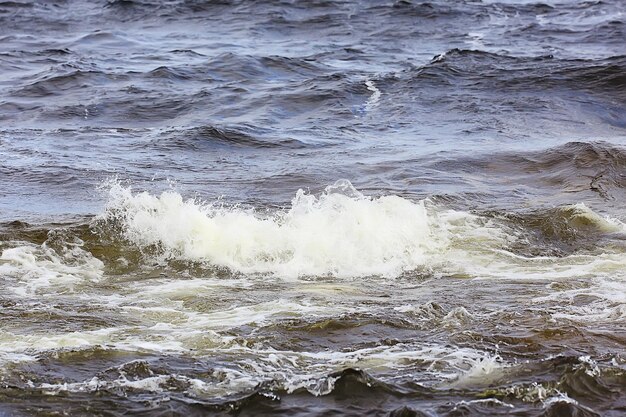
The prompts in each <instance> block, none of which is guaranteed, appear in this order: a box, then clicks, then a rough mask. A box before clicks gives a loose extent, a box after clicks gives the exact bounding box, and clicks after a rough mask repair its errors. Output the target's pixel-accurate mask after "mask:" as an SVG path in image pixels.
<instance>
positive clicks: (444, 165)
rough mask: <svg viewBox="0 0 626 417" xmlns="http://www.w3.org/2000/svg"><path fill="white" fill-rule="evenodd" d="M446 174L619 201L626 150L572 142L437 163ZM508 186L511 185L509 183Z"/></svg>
mask: <svg viewBox="0 0 626 417" xmlns="http://www.w3.org/2000/svg"><path fill="white" fill-rule="evenodd" d="M429 166H430V167H431V168H434V169H437V170H440V171H442V172H455V171H459V170H462V172H470V173H472V174H480V175H481V177H482V178H489V181H493V182H496V183H497V182H498V181H499V178H503V179H504V181H505V182H506V181H511V180H510V179H511V178H512V176H513V177H514V178H515V181H516V183H517V184H520V185H523V186H530V187H534V188H536V189H537V190H538V191H539V192H545V190H550V192H553V191H556V192H560V193H568V194H573V193H577V194H578V193H580V194H582V195H585V194H586V197H578V196H577V197H576V198H577V199H578V201H580V200H581V199H585V200H590V199H591V198H593V197H594V196H595V197H600V199H601V200H604V201H606V200H619V199H620V197H621V196H622V195H623V194H624V192H626V174H625V172H626V151H625V150H624V148H623V147H621V146H617V145H613V144H610V143H605V142H568V143H565V144H563V145H560V146H556V147H553V148H548V149H544V150H540V151H531V152H498V153H491V154H489V155H484V156H478V157H470V158H456V159H446V160H441V161H435V162H432V163H430V164H429ZM507 184H510V182H508V183H507Z"/></svg>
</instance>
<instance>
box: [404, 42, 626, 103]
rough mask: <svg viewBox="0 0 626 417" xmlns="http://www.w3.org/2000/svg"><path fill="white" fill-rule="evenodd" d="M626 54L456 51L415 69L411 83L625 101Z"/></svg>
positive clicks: (446, 53) (447, 52)
mask: <svg viewBox="0 0 626 417" xmlns="http://www.w3.org/2000/svg"><path fill="white" fill-rule="evenodd" d="M625 72H626V56H624V55H621V56H613V57H609V58H605V59H602V60H582V59H557V58H554V57H553V56H552V55H545V56H536V57H518V56H508V55H501V54H496V53H492V52H487V51H481V50H467V49H458V48H455V49H451V50H449V51H446V52H444V53H442V54H439V55H437V56H435V57H434V58H433V59H432V60H431V62H430V63H429V64H427V65H425V66H423V67H420V68H417V69H414V70H412V71H411V74H410V78H409V79H410V82H411V83H416V82H418V81H420V82H421V83H423V82H424V81H430V82H432V83H435V84H445V85H452V84H454V85H456V86H457V87H459V86H463V87H466V88H470V89H484V88H489V89H498V90H502V91H509V92H510V91H524V92H526V93H529V92H532V91H537V90H541V91H543V89H545V88H549V89H554V90H559V89H563V90H564V89H567V90H570V91H586V92H589V93H592V94H596V95H598V94H604V95H606V96H610V97H615V98H624V97H626V76H625V75H624V74H625Z"/></svg>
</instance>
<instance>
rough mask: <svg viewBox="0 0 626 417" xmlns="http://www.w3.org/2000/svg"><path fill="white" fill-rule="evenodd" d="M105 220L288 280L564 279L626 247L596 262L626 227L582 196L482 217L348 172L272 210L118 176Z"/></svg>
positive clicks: (187, 253)
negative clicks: (380, 192) (374, 189)
mask: <svg viewBox="0 0 626 417" xmlns="http://www.w3.org/2000/svg"><path fill="white" fill-rule="evenodd" d="M99 221H101V222H102V225H101V227H102V228H104V229H107V228H108V229H112V230H113V229H114V230H117V233H119V234H120V235H121V236H122V237H123V238H124V239H125V240H126V241H128V242H130V243H131V244H132V245H135V246H137V247H139V248H144V249H145V250H150V251H153V252H155V253H157V254H159V256H161V257H163V258H165V259H179V260H184V261H189V262H200V263H206V264H210V265H214V266H217V267H222V268H226V269H228V270H230V271H233V272H236V273H243V274H274V275H277V276H280V277H286V278H296V277H306V276H335V277H344V278H347V277H352V278H354V277H365V276H371V275H379V276H383V277H398V276H402V275H403V274H405V273H408V272H417V273H418V274H427V275H428V274H431V273H437V274H442V273H443V274H446V273H447V274H470V275H478V276H499V277H506V276H524V275H525V274H529V276H535V277H536V276H537V274H542V275H545V276H546V277H548V276H551V275H550V274H551V273H552V272H556V271H560V272H558V273H557V275H561V274H562V273H563V270H562V269H563V268H564V267H565V268H567V270H569V271H574V270H575V269H579V272H582V271H583V270H587V268H592V269H596V268H604V267H606V268H608V269H607V271H608V270H613V267H612V266H611V265H613V262H616V261H617V264H623V261H618V258H619V257H620V253H621V250H620V249H619V244H617V246H615V247H614V248H613V249H609V248H608V247H607V248H606V249H600V250H601V251H604V252H600V253H601V254H604V256H606V259H605V261H606V265H604V264H602V265H604V266H602V265H600V264H598V263H595V264H593V265H592V264H589V265H587V263H588V262H587V261H585V259H587V258H586V256H588V255H586V254H585V252H584V251H585V250H588V251H589V252H588V253H589V254H591V253H595V252H598V247H597V245H598V244H599V242H601V241H602V239H606V238H607V237H610V236H612V235H615V236H618V237H619V236H621V235H623V234H624V231H625V229H624V225H623V223H621V222H620V221H619V220H616V219H609V218H605V217H603V216H600V215H598V214H596V213H595V212H593V211H592V210H590V209H589V208H587V207H586V206H584V205H582V204H579V205H574V206H567V207H563V208H560V209H557V210H549V211H547V212H545V213H541V212H540V213H533V214H528V215H526V217H524V216H519V215H499V214H495V215H491V216H478V215H474V214H471V213H467V212H463V211H454V210H449V209H443V208H439V207H437V206H436V205H434V204H433V203H431V202H430V201H429V200H421V201H411V200H408V199H405V198H402V197H399V196H395V195H389V196H382V197H378V198H372V197H367V196H364V195H363V194H362V193H360V192H359V191H357V190H356V189H355V188H354V187H353V186H352V185H351V184H350V183H349V182H348V181H346V180H340V181H338V182H337V183H335V184H334V185H332V186H329V187H327V188H326V190H325V192H324V193H322V194H321V195H319V196H315V195H311V194H308V193H306V192H305V191H303V190H299V191H298V192H297V193H296V196H295V197H294V199H293V200H292V202H291V205H290V206H289V207H287V208H284V209H281V210H277V211H270V212H263V211H259V210H254V209H252V208H246V207H243V206H229V205H226V204H223V203H220V202H217V203H203V202H200V201H196V200H187V201H185V200H184V199H183V198H182V196H181V195H180V194H178V193H176V192H173V191H167V192H164V193H162V194H161V195H158V196H154V195H150V194H148V193H146V192H143V193H137V194H133V193H132V191H131V189H130V188H125V187H122V186H120V185H119V184H118V185H114V186H113V187H112V188H111V190H110V195H109V201H108V203H107V207H106V210H105V213H104V214H103V215H102V216H100V217H99ZM618 240H619V239H618ZM585 242H590V246H588V247H585V245H584V243H585ZM568 245H569V246H568ZM603 246H605V245H603ZM609 246H610V245H609ZM547 259H550V264H548V265H547V264H546V260H547ZM599 260H600V258H595V261H599ZM617 264H616V265H617ZM551 267H554V271H551ZM581 268H582V269H581ZM589 271H591V270H589ZM589 271H587V272H585V273H588V272H589Z"/></svg>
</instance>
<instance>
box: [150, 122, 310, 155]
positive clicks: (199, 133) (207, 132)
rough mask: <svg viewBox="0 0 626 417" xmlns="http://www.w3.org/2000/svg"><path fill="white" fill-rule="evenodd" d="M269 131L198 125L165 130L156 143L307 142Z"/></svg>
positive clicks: (289, 145) (234, 144) (274, 144)
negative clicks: (276, 134) (272, 135)
mask: <svg viewBox="0 0 626 417" xmlns="http://www.w3.org/2000/svg"><path fill="white" fill-rule="evenodd" d="M268 134H271V132H267V131H265V132H263V131H261V132H260V131H259V130H258V129H254V130H253V129H250V128H247V127H245V126H242V127H236V128H235V127H218V126H211V125H207V126H198V127H194V128H189V129H185V130H183V131H176V130H174V131H171V130H170V131H166V132H164V133H163V135H162V136H165V138H164V139H158V140H157V141H156V145H157V146H158V147H161V148H168V149H171V148H177V149H199V148H204V147H206V146H209V147H210V146H212V145H222V146H231V147H243V148H255V149H262V148H288V149H301V148H305V147H307V144H305V143H304V142H302V141H300V140H297V139H290V138H275V137H269V138H268V137H267V136H268Z"/></svg>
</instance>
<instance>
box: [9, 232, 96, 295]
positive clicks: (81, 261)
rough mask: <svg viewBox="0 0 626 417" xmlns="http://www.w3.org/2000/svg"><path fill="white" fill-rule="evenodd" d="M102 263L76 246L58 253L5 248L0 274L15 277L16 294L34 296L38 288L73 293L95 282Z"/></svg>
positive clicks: (43, 248)
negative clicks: (77, 287) (85, 283)
mask: <svg viewBox="0 0 626 417" xmlns="http://www.w3.org/2000/svg"><path fill="white" fill-rule="evenodd" d="M103 268H104V264H103V263H102V262H101V261H100V260H99V259H97V258H95V257H93V256H92V255H91V254H90V253H88V252H86V251H84V250H83V249H81V248H80V247H79V246H73V247H70V248H67V249H66V251H65V253H63V254H58V253H57V252H55V251H54V250H52V249H51V248H49V247H47V246H46V245H45V244H43V245H41V246H36V245H32V244H27V245H24V246H18V247H14V248H9V249H5V250H3V251H2V254H1V255H0V274H1V275H5V276H10V277H15V278H16V279H17V280H18V283H17V284H16V285H14V286H13V287H12V290H13V291H14V292H15V293H17V294H18V295H22V296H25V295H27V294H34V293H36V292H37V291H38V290H39V289H41V288H49V287H53V288H56V289H57V290H58V291H59V292H72V291H73V290H74V287H75V286H76V285H77V284H80V283H82V282H89V281H92V282H94V281H98V280H100V279H101V278H102V274H103Z"/></svg>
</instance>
